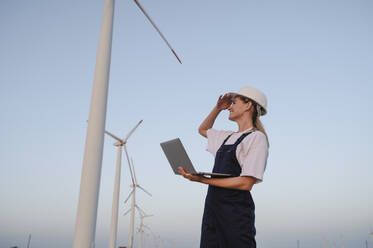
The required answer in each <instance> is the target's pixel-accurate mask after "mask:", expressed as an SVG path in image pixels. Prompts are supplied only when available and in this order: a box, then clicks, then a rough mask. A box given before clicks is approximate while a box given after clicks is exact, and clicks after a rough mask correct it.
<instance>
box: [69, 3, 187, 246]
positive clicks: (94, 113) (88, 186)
mask: <svg viewBox="0 0 373 248" xmlns="http://www.w3.org/2000/svg"><path fill="white" fill-rule="evenodd" d="M135 3H136V5H137V6H138V7H139V8H140V10H141V11H142V12H143V13H144V14H145V16H146V18H147V19H148V20H149V21H150V22H151V24H152V25H153V26H154V27H155V29H156V30H157V32H158V33H159V34H160V35H161V37H162V39H163V40H164V41H165V42H166V44H167V46H168V47H169V48H170V49H171V51H172V53H173V54H174V55H175V56H176V58H177V59H178V61H179V62H180V63H181V60H180V59H179V57H178V56H177V55H176V53H175V51H174V50H173V49H172V47H171V45H170V44H169V43H168V41H167V40H166V38H165V37H164V35H163V34H162V33H161V31H160V30H159V28H158V27H157V26H156V25H155V23H154V22H153V20H152V19H151V18H150V16H149V15H148V14H147V13H146V11H145V9H144V8H143V7H142V6H141V5H140V3H139V2H138V1H137V0H135ZM114 6H115V0H105V2H104V10H103V15H102V25H101V33H100V39H99V43H98V49H97V57H96V67H95V76H94V80H93V87H92V97H91V103H90V110H89V118H88V127H87V135H86V141H85V149H84V158H83V166H82V175H81V181H80V192H79V201H78V207H77V215H76V222H75V233H74V243H73V247H74V248H94V247H95V235H96V222H97V208H98V194H99V191H100V179H101V167H102V154H103V147H104V131H105V122H106V107H107V95H108V87H109V75H110V62H111V46H112V38H113V19H114V18H113V17H114Z"/></svg>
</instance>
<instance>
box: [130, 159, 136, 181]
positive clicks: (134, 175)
mask: <svg viewBox="0 0 373 248" xmlns="http://www.w3.org/2000/svg"><path fill="white" fill-rule="evenodd" d="M131 165H132V171H133V178H134V179H135V184H136V185H137V178H136V171H135V165H134V164H133V159H132V158H131Z"/></svg>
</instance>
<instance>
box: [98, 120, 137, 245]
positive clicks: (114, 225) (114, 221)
mask: <svg viewBox="0 0 373 248" xmlns="http://www.w3.org/2000/svg"><path fill="white" fill-rule="evenodd" d="M141 123H142V120H141V121H139V123H137V125H136V126H135V127H134V128H133V129H132V130H131V131H130V132H129V133H128V134H127V136H126V137H125V138H124V139H120V138H118V137H117V136H115V135H114V134H112V133H110V132H108V131H105V133H106V134H107V135H109V136H111V137H112V138H114V139H115V140H116V141H117V142H115V143H114V146H116V147H118V151H117V162H116V169H115V180H114V192H113V206H112V210H111V225H110V240H109V248H115V247H116V243H117V232H118V231H117V230H118V207H119V192H120V171H121V162H122V147H123V148H124V149H125V150H126V151H127V149H126V144H127V140H128V139H129V137H130V136H131V135H132V134H133V133H134V132H135V130H136V129H137V128H138V126H139V125H140V124H141ZM130 168H131V166H130Z"/></svg>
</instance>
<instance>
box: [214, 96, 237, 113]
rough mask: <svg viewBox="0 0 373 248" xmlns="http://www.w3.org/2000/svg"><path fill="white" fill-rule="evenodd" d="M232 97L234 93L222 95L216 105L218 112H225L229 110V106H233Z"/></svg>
mask: <svg viewBox="0 0 373 248" xmlns="http://www.w3.org/2000/svg"><path fill="white" fill-rule="evenodd" d="M232 97H233V94H232V93H226V94H224V95H220V96H219V99H218V102H217V103H216V108H217V109H218V110H224V109H227V108H229V106H231V104H232Z"/></svg>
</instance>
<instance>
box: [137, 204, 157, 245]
mask: <svg viewBox="0 0 373 248" xmlns="http://www.w3.org/2000/svg"><path fill="white" fill-rule="evenodd" d="M136 208H137V210H138V211H139V214H140V227H139V229H138V232H139V233H140V242H139V243H140V244H139V248H142V247H143V234H144V227H145V225H144V219H145V218H148V217H152V216H154V215H152V214H146V213H145V212H144V210H142V209H141V208H140V207H139V206H136Z"/></svg>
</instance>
